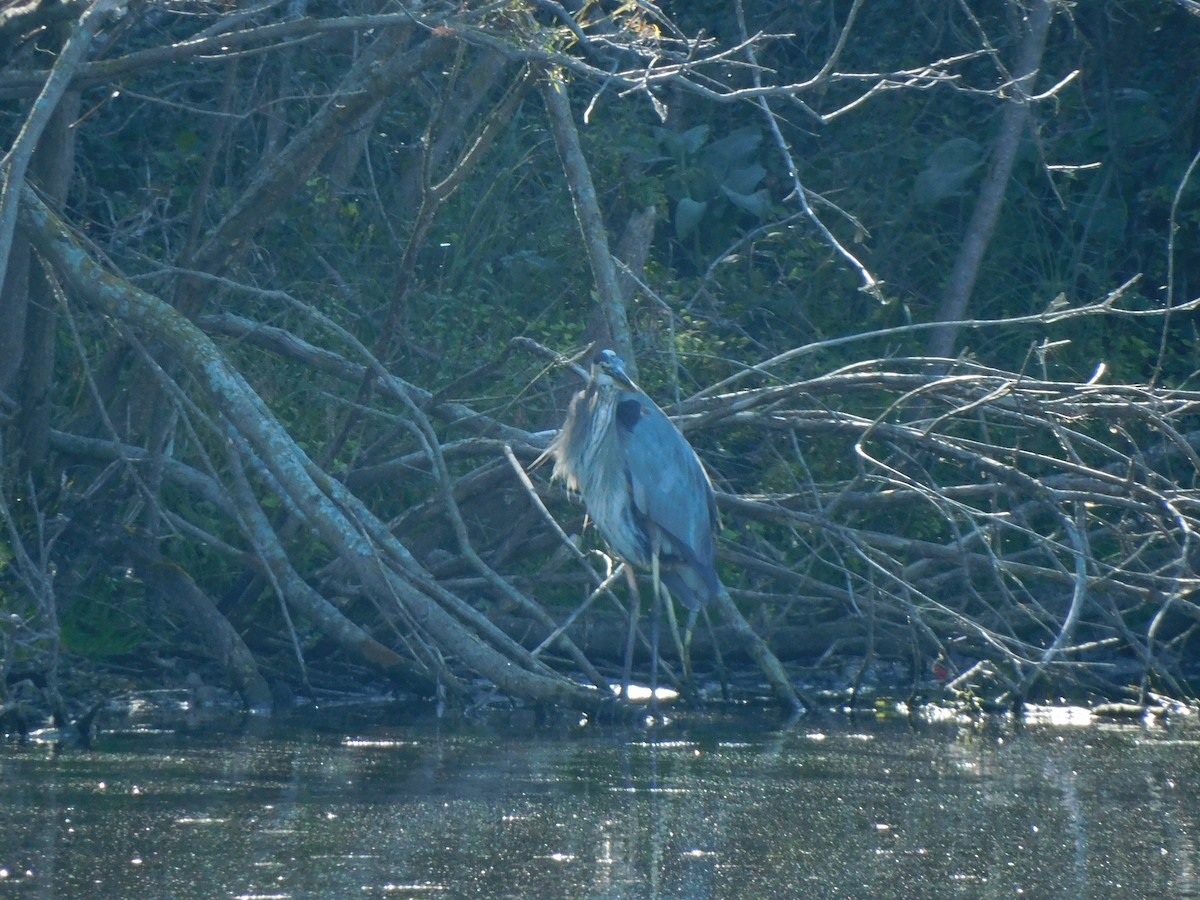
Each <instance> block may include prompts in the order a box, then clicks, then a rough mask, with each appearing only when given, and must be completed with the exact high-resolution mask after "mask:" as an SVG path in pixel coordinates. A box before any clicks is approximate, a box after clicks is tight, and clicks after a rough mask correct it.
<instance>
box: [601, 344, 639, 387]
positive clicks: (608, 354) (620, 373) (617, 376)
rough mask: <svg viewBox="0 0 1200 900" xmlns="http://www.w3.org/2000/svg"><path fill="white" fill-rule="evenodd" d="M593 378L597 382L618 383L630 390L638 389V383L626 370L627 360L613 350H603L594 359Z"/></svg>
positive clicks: (619, 385)
mask: <svg viewBox="0 0 1200 900" xmlns="http://www.w3.org/2000/svg"><path fill="white" fill-rule="evenodd" d="M592 380H593V381H595V382H596V383H597V384H604V383H605V381H606V380H607V382H608V383H611V384H616V385H617V386H618V387H623V388H625V389H626V390H628V391H636V390H637V389H638V387H637V385H636V384H634V383H633V379H632V378H630V377H629V375H628V374H626V372H625V360H623V359H621V357H619V356H617V354H615V353H613V351H611V350H601V351H599V352H598V353H597V354H596V358H595V359H594V360H593V361H592Z"/></svg>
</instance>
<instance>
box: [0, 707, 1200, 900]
mask: <svg viewBox="0 0 1200 900" xmlns="http://www.w3.org/2000/svg"><path fill="white" fill-rule="evenodd" d="M113 724H114V723H108V726H106V730H104V731H102V732H101V734H100V735H99V737H98V738H97V740H96V742H95V744H94V746H93V747H92V748H91V749H87V750H84V749H73V750H65V751H63V752H61V753H55V752H54V751H53V750H52V749H50V748H49V747H46V746H43V745H37V744H27V745H24V746H17V745H14V744H8V745H6V746H3V747H0V789H2V791H3V795H2V799H0V896H6V897H7V896H16V897H85V896H86V897H280V898H283V897H396V898H409V897H411V898H443V897H521V898H528V897H533V898H538V900H547V898H557V897H564V898H565V897H571V898H576V897H594V898H619V897H697V898H707V897H714V898H715V897H721V898H725V897H747V898H767V897H818V898H819V897H879V898H887V897H904V898H911V897H927V898H934V897H1013V896H1025V897H1114V896H1120V897H1153V896H1162V897H1179V896H1195V895H1196V894H1197V876H1196V868H1197V866H1198V865H1200V853H1198V848H1197V841H1196V834H1197V826H1198V824H1200V823H1198V818H1200V778H1198V777H1197V775H1200V772H1198V769H1200V753H1198V750H1200V726H1198V725H1197V724H1196V723H1195V722H1191V721H1186V720H1185V721H1182V722H1180V721H1175V722H1172V723H1169V724H1166V725H1163V724H1146V723H1131V724H1123V725H1117V724H1111V723H1110V724H1103V723H1096V722H1089V723H1087V724H1078V723H1076V722H1072V721H1067V720H1066V719H1065V718H1064V717H1061V716H1060V717H1057V718H1056V717H1043V720H1041V721H1034V722H1030V723H1025V724H1020V723H1014V722H1012V721H1011V720H993V721H991V722H988V723H984V724H981V725H980V724H966V723H961V722H953V721H946V722H919V723H917V724H912V723H909V722H907V721H906V720H904V719H902V718H900V717H896V716H889V717H884V718H874V717H872V718H861V717H856V718H847V717H828V718H823V719H819V720H813V719H809V720H801V721H800V722H799V723H796V724H794V725H792V726H790V727H784V726H781V725H780V724H779V723H778V722H777V721H775V720H773V718H772V716H771V715H770V714H769V713H762V712H755V713H750V714H740V715H737V716H733V715H728V714H712V715H708V716H705V717H703V718H702V717H698V716H689V717H688V718H687V719H686V721H685V720H681V719H677V720H675V721H674V722H672V723H670V724H667V725H665V726H658V727H654V728H647V727H619V726H596V725H591V726H587V727H579V726H576V725H575V724H574V723H571V724H561V725H558V726H544V725H543V726H535V725H534V724H533V723H531V722H524V721H514V720H513V719H512V718H511V717H507V718H503V719H494V720H488V721H468V722H458V723H454V724H447V723H445V722H442V723H438V722H435V721H430V720H427V719H426V720H419V719H417V718H416V717H415V716H414V715H413V714H412V713H411V711H409V712H406V711H404V710H387V711H380V710H372V711H371V712H370V714H368V713H367V712H366V711H357V712H353V713H345V712H342V713H339V714H337V715H336V716H333V717H329V716H317V717H315V718H310V719H308V720H306V721H304V722H302V723H296V722H292V723H291V724H281V723H276V722H271V721H268V720H264V719H249V720H243V721H241V722H240V723H235V724H234V725H231V724H230V723H229V722H226V723H225V724H223V725H221V724H218V725H213V724H202V723H196V722H194V721H193V722H191V723H189V722H188V721H183V722H179V723H176V724H175V725H173V726H171V727H167V728H163V727H151V726H149V725H148V724H146V723H145V722H142V723H140V724H139V722H138V721H137V720H136V719H135V720H132V721H130V722H129V723H125V724H117V727H109V726H112V725H113Z"/></svg>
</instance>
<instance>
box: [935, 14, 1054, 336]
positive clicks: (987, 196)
mask: <svg viewBox="0 0 1200 900" xmlns="http://www.w3.org/2000/svg"><path fill="white" fill-rule="evenodd" d="M1051 2H1052V0H1034V2H1033V5H1032V9H1031V10H1030V12H1029V15H1028V17H1027V18H1026V20H1025V33H1024V36H1023V38H1022V40H1021V46H1020V49H1019V50H1018V52H1017V64H1016V66H1015V67H1014V68H1013V76H1014V78H1013V83H1012V84H1011V85H1010V86H1009V88H1010V89H1011V90H1012V91H1013V92H1014V96H1013V97H1012V98H1011V99H1010V100H1009V103H1008V106H1006V107H1005V110H1004V117H1003V118H1002V119H1001V122H1000V134H999V135H998V136H997V138H996V142H995V145H994V146H993V147H992V161H991V165H990V166H989V167H988V172H987V176H986V177H985V178H984V181H983V187H982V189H981V190H980V192H979V199H978V200H977V201H976V203H975V210H974V212H973V213H972V214H971V221H970V223H969V224H968V225H967V234H966V237H964V238H963V243H962V247H961V248H960V249H959V251H958V258H957V259H956V260H955V262H954V269H953V270H952V271H951V273H950V279H949V281H948V282H947V284H946V292H945V294H944V296H943V299H942V303H941V306H939V307H938V311H937V316H936V321H938V322H946V323H953V322H956V321H959V320H961V319H962V318H963V317H964V316H965V315H966V312H967V306H968V304H969V303H970V301H971V293H972V292H973V291H974V289H975V281H976V280H977V279H978V278H979V267H980V265H981V264H982V263H983V256H984V254H985V253H986V252H987V248H988V244H989V243H990V242H991V239H992V234H993V233H994V232H995V230H996V222H997V221H998V220H999V218H1000V209H1001V207H1002V206H1003V205H1004V190H1005V188H1006V187H1007V186H1008V180H1009V177H1010V176H1011V175H1012V170H1013V164H1014V163H1015V162H1016V159H1017V150H1018V149H1019V148H1020V146H1021V137H1022V135H1023V134H1024V132H1025V126H1026V125H1027V124H1028V122H1029V119H1030V107H1029V104H1030V100H1029V96H1030V94H1031V93H1032V89H1033V82H1034V79H1035V77H1036V76H1037V71H1038V67H1039V66H1040V65H1041V61H1042V54H1043V53H1044V51H1045V49H1046V34H1047V32H1049V30H1050V19H1051V14H1052V9H1051ZM958 330H959V329H958V326H957V325H954V324H947V325H944V326H942V327H940V328H935V329H934V331H933V333H932V335H931V336H930V339H929V344H928V350H927V352H928V354H929V355H930V356H933V357H941V358H946V357H950V356H951V355H953V353H954V341H955V339H956V338H957V336H958Z"/></svg>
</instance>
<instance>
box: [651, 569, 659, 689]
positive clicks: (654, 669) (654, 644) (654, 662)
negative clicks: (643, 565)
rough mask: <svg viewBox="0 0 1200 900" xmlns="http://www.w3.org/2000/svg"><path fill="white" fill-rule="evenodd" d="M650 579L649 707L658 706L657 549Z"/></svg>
mask: <svg viewBox="0 0 1200 900" xmlns="http://www.w3.org/2000/svg"><path fill="white" fill-rule="evenodd" d="M650 577H651V580H653V582H654V615H652V616H651V617H650V705H651V706H652V707H655V706H657V705H658V630H659V620H660V617H661V616H662V581H661V580H660V579H659V562H658V547H655V548H654V552H653V553H652V554H651V555H650Z"/></svg>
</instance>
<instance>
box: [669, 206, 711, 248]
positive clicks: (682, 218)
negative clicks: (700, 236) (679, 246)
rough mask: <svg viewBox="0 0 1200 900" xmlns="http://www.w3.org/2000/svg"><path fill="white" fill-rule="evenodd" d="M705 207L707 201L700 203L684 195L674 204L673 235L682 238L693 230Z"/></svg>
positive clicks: (702, 216)
mask: <svg viewBox="0 0 1200 900" xmlns="http://www.w3.org/2000/svg"><path fill="white" fill-rule="evenodd" d="M707 209H708V204H707V203H701V202H699V201H697V200H693V199H692V198H691V197H684V198H682V199H681V200H680V201H679V202H678V203H677V204H675V237H677V238H679V239H680V240H683V239H684V238H685V237H687V236H688V235H689V234H691V233H692V232H693V231H695V230H696V228H697V227H698V226H699V225H700V220H701V219H703V218H704V212H705V210H707Z"/></svg>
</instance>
